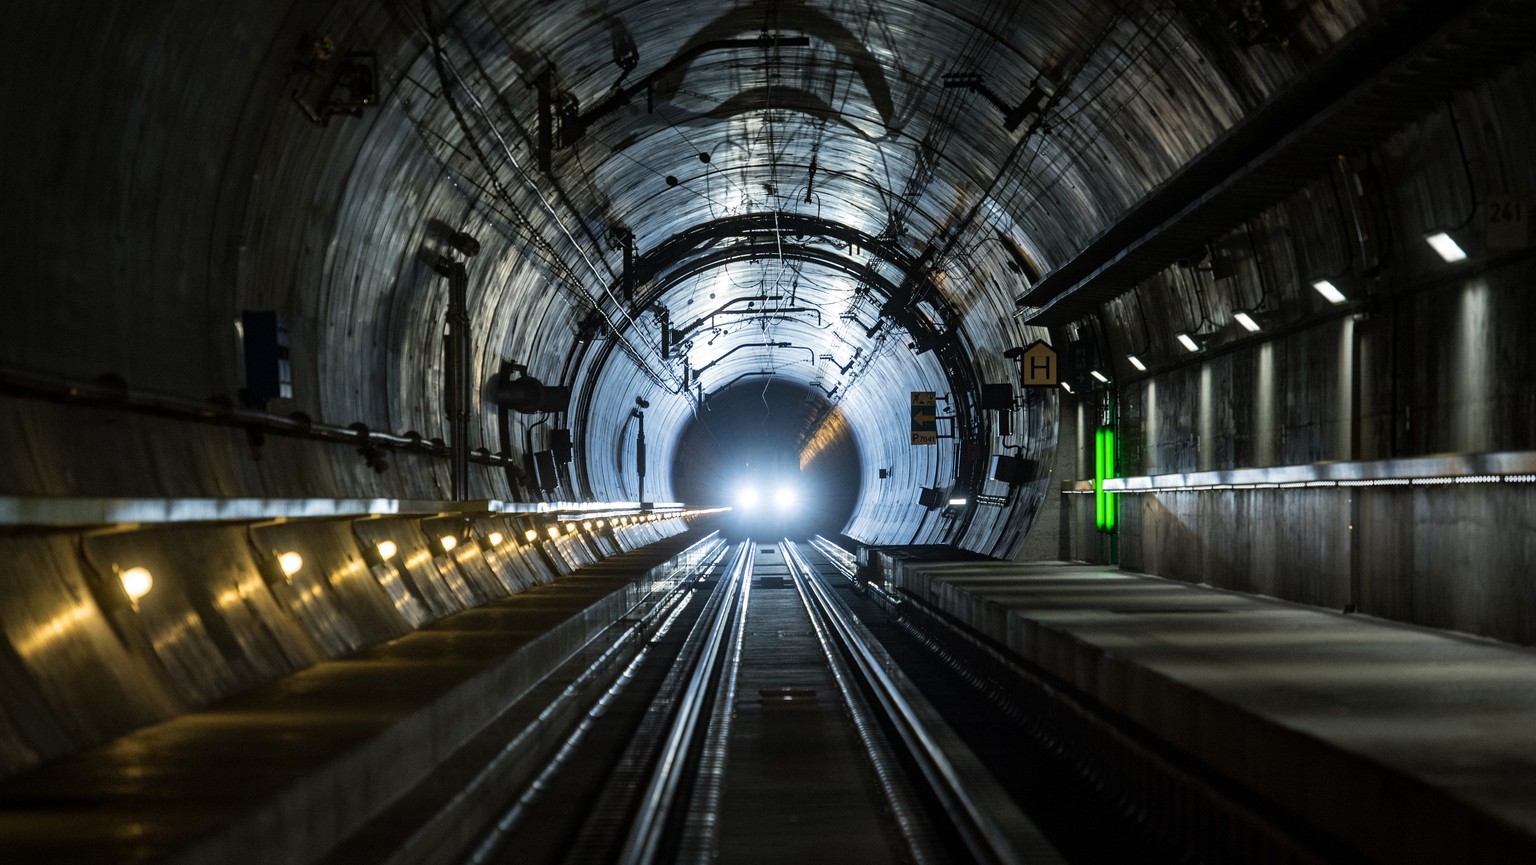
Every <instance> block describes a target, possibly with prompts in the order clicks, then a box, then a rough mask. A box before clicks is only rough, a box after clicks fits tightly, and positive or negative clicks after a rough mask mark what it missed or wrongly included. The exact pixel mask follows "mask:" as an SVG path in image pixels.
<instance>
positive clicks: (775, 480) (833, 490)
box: [671, 377, 863, 537]
mask: <svg viewBox="0 0 1536 865" xmlns="http://www.w3.org/2000/svg"><path fill="white" fill-rule="evenodd" d="M862 464H863V458H862V456H861V454H860V452H859V446H858V442H857V441H856V439H855V437H854V435H853V430H852V427H851V426H850V425H849V424H848V422H847V419H846V418H845V417H844V416H843V414H842V412H841V411H840V410H839V409H838V408H837V407H836V406H834V405H833V404H832V403H831V402H829V401H828V400H827V399H826V398H825V397H824V396H822V395H821V394H820V393H818V392H817V391H815V390H814V389H812V388H808V387H805V386H803V385H798V384H794V383H792V382H787V381H783V380H780V379H774V378H766V377H765V378H752V379H747V380H745V381H741V382H737V383H736V384H733V385H731V386H729V387H727V388H725V389H723V390H721V391H719V392H717V393H713V394H710V395H709V397H708V398H707V399H706V400H705V402H704V404H703V405H702V406H701V408H700V409H699V412H698V414H697V416H696V417H694V418H692V419H690V420H689V421H688V423H687V425H686V426H684V428H683V431H682V434H681V436H680V437H679V439H678V445H677V448H676V450H675V451H674V456H673V463H672V467H671V476H672V489H673V490H674V491H675V492H676V494H677V496H678V498H679V499H680V500H681V501H685V502H689V503H693V504H700V505H704V504H709V505H728V506H730V507H732V508H734V510H733V511H732V513H731V516H730V519H729V520H728V521H727V523H728V528H727V530H728V532H729V533H731V534H765V533H773V534H778V535H783V536H791V537H799V536H808V535H812V534H816V533H820V534H836V533H839V532H841V531H842V530H843V529H844V528H845V527H846V526H847V525H848V521H849V520H850V519H851V518H852V516H853V512H854V506H855V505H856V504H857V503H858V500H859V494H860V491H861V480H860V478H861V477H862V471H861V468H862Z"/></svg>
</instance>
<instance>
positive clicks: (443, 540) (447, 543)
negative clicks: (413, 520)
mask: <svg viewBox="0 0 1536 865" xmlns="http://www.w3.org/2000/svg"><path fill="white" fill-rule="evenodd" d="M437 542H438V543H440V544H442V545H443V552H445V553H446V552H449V551H451V550H452V549H453V548H454V547H456V546H458V545H459V539H458V538H456V537H454V536H453V535H443V536H442V537H440V538H438V539H437Z"/></svg>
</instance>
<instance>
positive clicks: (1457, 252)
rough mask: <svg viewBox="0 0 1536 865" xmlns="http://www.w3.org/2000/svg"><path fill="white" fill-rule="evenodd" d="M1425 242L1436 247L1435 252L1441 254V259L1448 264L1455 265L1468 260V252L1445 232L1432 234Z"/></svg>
mask: <svg viewBox="0 0 1536 865" xmlns="http://www.w3.org/2000/svg"><path fill="white" fill-rule="evenodd" d="M1424 240H1425V241H1427V242H1428V243H1429V245H1430V246H1432V247H1434V249H1435V252H1437V253H1439V254H1440V257H1441V258H1442V259H1444V260H1445V263H1446V264H1455V263H1456V262H1458V261H1466V260H1467V252H1466V250H1464V249H1462V248H1461V245H1460V244H1458V243H1457V242H1456V241H1455V239H1454V238H1452V237H1451V236H1450V235H1449V234H1446V233H1445V232H1443V231H1442V232H1439V233H1437V234H1431V235H1430V236H1428V237H1426V238H1424Z"/></svg>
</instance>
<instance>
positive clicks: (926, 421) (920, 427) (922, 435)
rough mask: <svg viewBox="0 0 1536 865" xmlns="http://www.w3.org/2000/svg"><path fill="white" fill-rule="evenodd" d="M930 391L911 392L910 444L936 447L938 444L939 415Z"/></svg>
mask: <svg viewBox="0 0 1536 865" xmlns="http://www.w3.org/2000/svg"><path fill="white" fill-rule="evenodd" d="M935 405H936V401H935V399H934V393H933V391H931V390H915V391H912V443H913V444H915V445H936V444H938V443H939V414H938V410H937V409H936V408H935Z"/></svg>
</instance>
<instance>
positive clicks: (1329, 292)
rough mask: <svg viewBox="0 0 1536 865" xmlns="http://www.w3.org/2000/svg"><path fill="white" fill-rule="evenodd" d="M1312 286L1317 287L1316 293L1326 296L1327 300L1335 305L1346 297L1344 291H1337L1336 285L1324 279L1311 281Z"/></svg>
mask: <svg viewBox="0 0 1536 865" xmlns="http://www.w3.org/2000/svg"><path fill="white" fill-rule="evenodd" d="M1312 287H1313V288H1315V289H1317V293H1318V294H1321V295H1322V296H1323V297H1326V298H1328V302H1329V303H1331V304H1334V305H1335V306H1337V305H1338V304H1341V303H1343V302H1344V301H1345V300H1347V299H1348V298H1346V297H1345V296H1344V292H1342V291H1339V287H1338V286H1336V285H1334V284H1333V283H1331V282H1329V281H1328V280H1326V279H1319V280H1318V281H1317V282H1314V283H1312Z"/></svg>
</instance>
